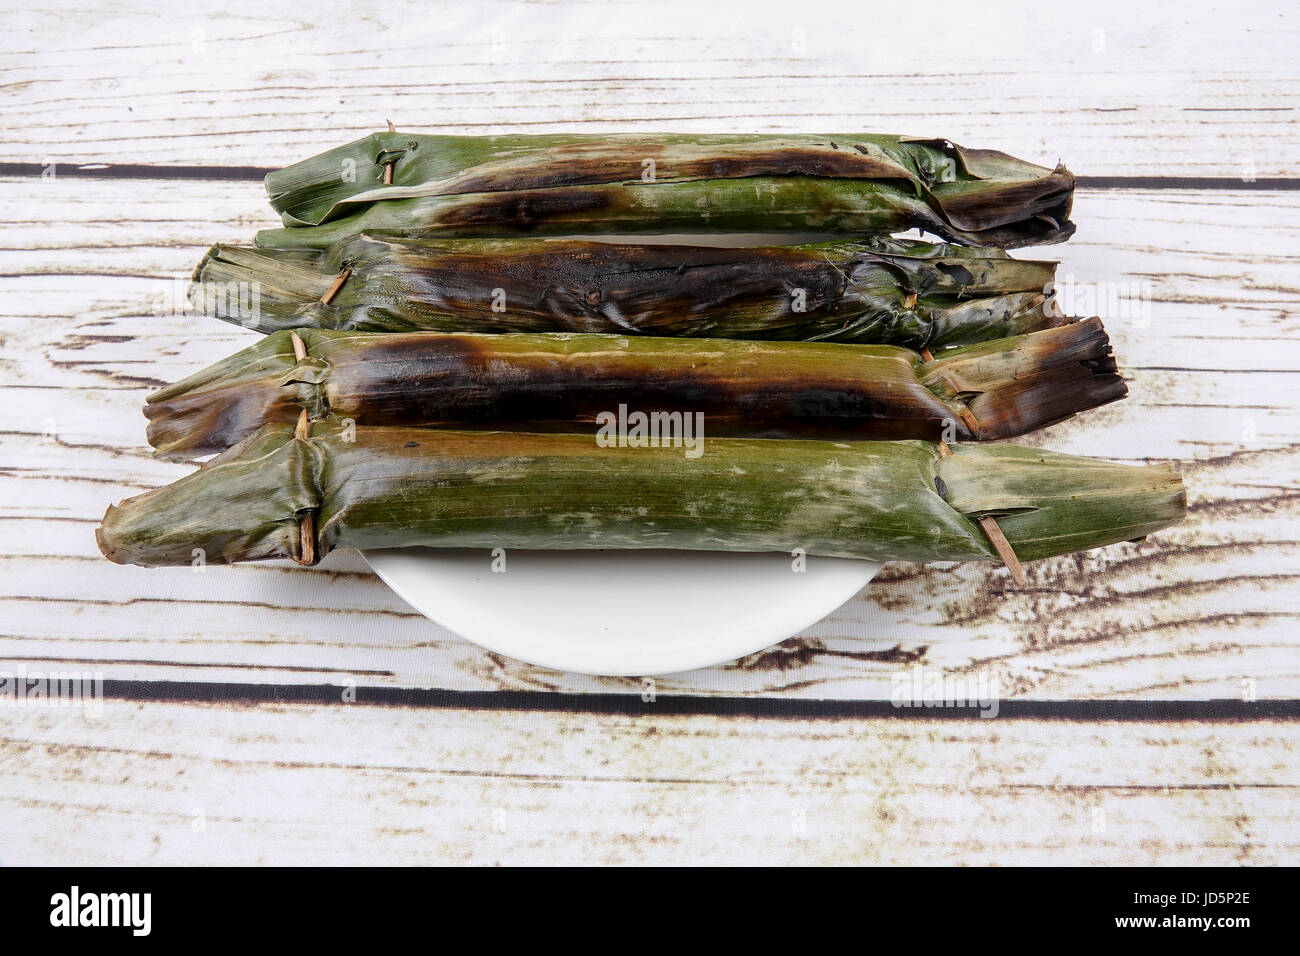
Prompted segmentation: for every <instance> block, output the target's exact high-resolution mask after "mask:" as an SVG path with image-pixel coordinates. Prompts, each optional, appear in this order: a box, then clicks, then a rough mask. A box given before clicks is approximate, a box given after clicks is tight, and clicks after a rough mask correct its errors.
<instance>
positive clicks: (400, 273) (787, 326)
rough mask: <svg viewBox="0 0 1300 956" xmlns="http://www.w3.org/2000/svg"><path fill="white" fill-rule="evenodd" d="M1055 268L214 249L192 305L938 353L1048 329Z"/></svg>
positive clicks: (767, 253)
mask: <svg viewBox="0 0 1300 956" xmlns="http://www.w3.org/2000/svg"><path fill="white" fill-rule="evenodd" d="M1055 271H1056V263H1054V262H1033V261H1022V260H1019V259H1013V258H1011V257H1010V256H1008V255H1007V254H1006V253H1005V252H1003V251H1002V250H1000V249H971V248H967V247H962V246H951V245H946V244H931V243H923V242H916V241H909V240H899V239H877V240H869V241H844V242H829V243H815V244H811V245H804V246H779V247H767V248H750V249H718V248H701V247H690V246H668V245H660V246H655V245H626V244H606V243H597V242H579V241H573V240H533V239H504V240H501V239H497V240H493V239H486V240H474V239H467V240H452V241H445V240H444V241H435V240H404V239H380V238H375V237H370V236H356V237H352V238H349V239H344V240H341V241H340V242H338V243H336V244H335V245H334V246H332V247H330V248H329V249H328V250H324V251H319V252H313V251H310V250H307V251H304V250H259V249H248V248H242V247H238V246H225V245H219V246H214V247H213V248H212V249H211V250H210V251H209V252H208V254H207V256H205V257H204V259H203V261H202V262H201V263H200V264H199V266H198V268H197V269H196V270H195V273H194V281H195V284H194V286H193V287H192V288H191V301H192V303H193V305H194V307H195V308H196V309H198V310H200V311H202V312H205V313H207V314H210V315H214V316H216V317H218V318H222V319H225V320H226V321H229V322H235V323H237V324H240V325H243V326H245V327H246V328H252V329H256V330H258V331H261V332H273V331H275V330H277V329H285V328H303V327H307V328H321V329H341V330H350V331H361V332H410V331H417V330H430V331H440V332H612V333H618V334H620V335H661V336H674V337H676V336H683V337H696V336H701V337H707V338H727V339H785V340H796V341H798V340H810V341H811V340H825V341H835V342H859V343H880V344H887V345H905V346H908V347H910V348H915V349H920V348H929V349H931V350H935V349H938V348H942V347H945V346H950V345H964V344H969V343H972V342H980V341H985V340H988V339H993V338H1000V337H1002V336H1006V335H1015V334H1019V333H1022V332H1031V331H1034V330H1035V329H1042V328H1048V327H1051V326H1053V325H1057V324H1060V322H1061V321H1063V320H1062V319H1061V318H1060V317H1058V315H1057V313H1056V311H1055V309H1054V308H1053V306H1054V302H1053V301H1052V300H1051V299H1050V297H1049V293H1050V291H1051V286H1052V281H1053V276H1054V274H1055ZM340 278H341V279H342V281H341V284H340V281H339V280H340ZM322 299H324V300H327V301H322Z"/></svg>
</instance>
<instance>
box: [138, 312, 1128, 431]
mask: <svg viewBox="0 0 1300 956" xmlns="http://www.w3.org/2000/svg"><path fill="white" fill-rule="evenodd" d="M1124 394H1125V385H1124V381H1123V380H1122V379H1121V378H1120V376H1119V374H1118V372H1117V371H1116V367H1115V361H1114V359H1113V358H1112V356H1111V353H1110V342H1109V340H1108V338H1107V336H1106V331H1105V329H1104V328H1102V325H1101V321H1100V320H1099V319H1089V320H1087V321H1084V322H1078V323H1076V324H1073V325H1066V326H1062V327H1060V328H1055V329H1048V330H1045V331H1042V332H1035V333H1032V334H1029V335H1022V336H1015V337H1012V338H1006V339H998V340H996V341H993V342H987V343H983V344H980V345H974V346H967V347H965V348H960V349H950V350H948V351H946V352H944V353H943V354H942V356H941V357H940V358H938V359H937V360H933V361H925V360H924V359H923V358H922V357H921V356H920V355H918V354H917V353H916V352H912V351H909V350H908V349H903V348H898V347H895V346H888V345H839V344H831V343H822V342H747V341H733V340H728V339H670V338H653V337H648V336H642V337H632V336H615V335H586V334H563V333H561V334H555V333H550V334H546V333H543V334H533V333H514V334H505V335H478V334H474V333H440V332H412V333H399V334H391V335H388V334H375V333H364V332H333V331H324V330H318V329H304V330H302V331H301V332H295V331H284V332H276V333H274V334H272V335H270V336H268V337H267V338H265V339H262V340H261V341H260V342H258V343H257V344H256V345H253V346H251V347H250V348H247V349H245V350H243V351H242V352H239V353H237V354H235V355H233V356H231V357H230V358H227V359H225V360H223V361H221V362H219V363H217V364H216V365H213V366H211V367H209V368H207V369H204V370H203V371H201V372H198V373H196V374H195V375H192V376H190V377H189V378H186V379H184V380H182V381H180V382H177V383H176V384H174V385H171V386H169V387H167V388H164V389H162V390H160V391H158V392H155V393H154V394H153V395H151V396H150V397H149V399H148V404H147V405H146V408H145V414H146V415H147V416H148V418H149V430H148V436H149V442H150V444H152V445H153V446H154V447H155V448H156V449H157V450H158V453H159V454H161V455H168V456H186V455H189V456H197V455H206V454H212V453H215V452H220V451H224V450H225V449H226V448H229V447H230V446H231V445H234V444H236V443H237V442H239V441H241V440H243V439H244V438H246V437H247V436H248V435H250V434H252V433H253V432H255V431H256V430H257V429H258V428H260V427H261V426H262V425H265V424H268V423H270V422H288V423H292V422H296V421H297V420H298V417H299V415H300V413H301V412H303V411H304V410H305V411H306V412H307V413H308V415H309V416H310V417H311V418H312V419H317V418H323V417H325V416H327V415H334V416H336V417H338V418H343V419H349V420H351V421H354V422H356V423H357V424H359V425H407V426H428V425H439V426H453V427H454V426H461V427H478V428H483V427H492V428H498V427H499V428H514V429H520V430H525V431H539V430H540V431H563V432H579V431H587V430H594V429H595V428H596V426H597V425H598V424H599V423H600V421H601V419H600V416H601V414H602V413H604V412H612V411H614V410H616V409H618V408H619V407H620V405H621V406H625V407H627V408H631V409H633V410H641V411H643V412H653V413H655V414H661V415H673V416H677V418H676V420H678V421H680V420H681V419H682V416H699V418H698V421H699V422H700V423H701V425H702V426H703V427H704V428H705V429H707V431H708V433H709V434H710V435H733V436H747V437H790V438H852V439H894V438H919V439H927V440H931V441H939V440H948V441H967V440H987V439H998V438H1010V437H1014V436H1016V435H1022V434H1025V433H1026V432H1029V431H1032V430H1033V429H1035V428H1039V427H1042V426H1044V425H1047V424H1050V423H1052V422H1056V421H1059V420H1061V419H1063V418H1067V417H1069V416H1070V415H1072V414H1074V413H1075V412H1078V411H1081V410H1083V409H1085V408H1091V407H1094V406H1096V405H1101V404H1105V403H1106V402H1111V401H1114V400H1116V399H1118V398H1122V397H1123V396H1124ZM694 420H697V419H692V421H694Z"/></svg>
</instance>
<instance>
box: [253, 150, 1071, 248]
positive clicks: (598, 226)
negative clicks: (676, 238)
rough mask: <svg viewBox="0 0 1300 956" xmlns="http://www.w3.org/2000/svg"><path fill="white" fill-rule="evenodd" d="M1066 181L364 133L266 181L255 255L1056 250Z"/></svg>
mask: <svg viewBox="0 0 1300 956" xmlns="http://www.w3.org/2000/svg"><path fill="white" fill-rule="evenodd" d="M1073 190H1074V176H1073V175H1072V174H1071V173H1070V172H1069V171H1068V170H1066V169H1065V168H1064V167H1061V166H1058V167H1057V168H1055V169H1049V168H1047V167H1044V166H1037V165H1035V164H1033V163H1028V162H1025V161H1023V160H1020V159H1016V158H1015V157H1012V156H1008V155H1006V154H1005V153H999V152H996V151H994V150H986V149H965V148H963V147H960V146H956V145H954V144H952V143H950V142H948V141H947V140H942V139H919V138H909V137H901V136H882V135H862V134H845V135H820V136H797V135H722V136H709V135H595V136H493V137H472V136H433V135H423V134H414V135H413V134H408V133H374V134H372V135H370V136H367V137H365V138H363V139H360V140H357V141H356V142H353V143H349V144H347V145H346V146H340V147H338V148H336V149H331V150H328V151H327V152H324V153H321V154H319V155H317V156H314V157H312V158H310V159H307V160H304V161H302V162H300V163H295V164H294V165H292V166H288V167H286V168H284V169H280V170H277V171H275V172H272V173H270V174H269V175H268V176H267V177H266V191H267V195H268V197H269V198H270V201H271V205H272V206H273V207H274V208H275V209H276V211H277V212H279V213H280V214H281V219H282V221H283V222H284V225H285V227H286V228H284V229H278V230H267V231H265V232H263V233H260V234H259V235H258V238H257V244H258V245H259V246H266V247H277V248H292V247H302V246H307V247H314V248H322V247H324V246H327V245H329V244H330V243H332V242H334V241H336V240H337V239H339V238H342V237H343V236H348V235H352V234H355V233H361V232H368V233H378V234H384V235H397V236H500V235H518V234H530V235H575V234H588V233H639V234H645V233H661V234H663V233H700V232H780V233H853V234H859V235H864V234H874V235H888V234H889V233H892V232H899V231H903V230H906V229H910V228H912V227H918V228H921V229H925V230H928V231H930V232H932V233H934V234H936V235H940V236H943V237H944V238H946V239H951V240H953V241H955V242H961V243H965V244H968V245H981V246H989V245H991V246H1004V247H1014V246H1023V245H1032V244H1036V243H1045V242H1060V241H1062V240H1064V239H1067V238H1069V236H1070V235H1071V234H1072V233H1073V232H1074V224H1073V223H1071V222H1070V221H1069V215H1070V206H1071V200H1072V196H1073Z"/></svg>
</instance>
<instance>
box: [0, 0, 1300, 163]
mask: <svg viewBox="0 0 1300 956" xmlns="http://www.w3.org/2000/svg"><path fill="white" fill-rule="evenodd" d="M12 6H13V7H14V9H12V10H10V11H8V12H7V24H8V25H9V33H8V38H7V39H6V41H5V42H6V47H7V49H8V50H10V51H11V53H10V54H9V55H8V56H5V57H4V58H3V59H2V60H0V84H2V85H3V87H4V89H5V96H4V98H3V99H0V127H3V128H4V129H5V130H6V136H5V149H4V152H5V154H6V155H5V156H3V157H0V159H4V160H8V161H24V162H47V161H63V162H73V161H95V160H99V161H102V162H113V163H146V164H155V163H171V164H191V165H200V166H212V165H253V166H270V165H282V164H285V163H288V162H292V161H294V160H296V159H300V158H302V157H303V156H304V155H306V154H309V153H311V152H315V151H316V150H317V149H318V148H320V147H322V146H326V145H334V143H335V142H336V141H338V140H340V139H342V138H344V137H347V136H351V135H353V134H356V135H360V134H363V133H366V132H370V131H371V130H373V129H375V128H380V127H382V125H383V123H384V120H385V119H386V118H392V119H393V121H394V122H395V123H397V124H398V126H399V127H401V126H408V127H410V128H413V129H415V128H418V129H433V128H437V129H443V130H446V131H449V132H467V133H484V132H507V131H518V130H535V131H538V132H546V131H562V130H572V129H583V130H601V129H614V128H621V129H685V130H755V131H759V130H775V129H780V130H785V131H806V132H824V131H828V132H839V131H854V130H856V131H860V132H870V131H877V132H900V133H915V134H916V135H927V136H929V135H939V136H948V137H951V138H952V139H954V140H956V141H957V142H960V143H963V144H966V145H970V146H997V147H998V148H1001V149H1005V150H1007V151H1009V152H1011V153H1013V154H1016V155H1023V156H1025V157H1026V158H1031V159H1032V158H1035V157H1037V158H1038V159H1039V160H1040V161H1042V162H1046V163H1049V164H1050V163H1052V162H1054V161H1055V160H1056V159H1057V158H1058V157H1059V158H1061V159H1064V160H1066V161H1067V162H1068V164H1069V165H1070V166H1071V168H1073V169H1074V170H1075V171H1076V172H1079V173H1081V174H1085V175H1092V176H1116V175H1119V176H1213V177H1224V178H1229V179H1241V178H1250V177H1252V176H1256V177H1261V178H1267V177H1293V176H1295V175H1296V169H1297V160H1300V149H1298V144H1297V139H1296V136H1295V131H1294V130H1295V124H1296V121H1297V105H1296V104H1297V102H1300V75H1298V74H1297V71H1296V69H1295V51H1296V49H1297V48H1300V27H1298V26H1297V22H1296V19H1295V17H1294V16H1293V15H1292V14H1293V13H1294V11H1291V10H1287V9H1285V8H1284V7H1279V6H1278V5H1276V4H1272V3H1268V2H1266V0H1255V2H1250V0H1246V2H1242V3H1236V4H1232V5H1231V6H1229V7H1225V6H1223V5H1221V4H1217V3H1208V2H1192V3H1182V4H1179V6H1178V8H1177V11H1176V13H1169V14H1156V13H1155V12H1154V11H1153V12H1152V13H1149V14H1143V13H1142V12H1141V11H1138V10H1134V8H1133V6H1132V4H1128V3H1124V2H1121V0H1100V2H1094V3H1090V4H1088V5H1087V7H1086V8H1082V9H1079V8H1076V9H1069V10H1066V9H1063V8H1062V9H1060V10H1058V9H1056V8H1054V7H1052V6H1051V5H1044V4H1042V3H1037V2H1033V0H1013V2H1009V3H999V4H998V5H997V9H996V10H993V9H990V10H987V11H985V10H975V9H972V8H971V7H970V5H969V4H965V3H960V2H957V0H931V2H929V3H926V4H924V5H923V6H908V5H900V4H893V5H882V4H874V5H871V7H870V8H869V9H868V8H866V7H863V6H861V5H857V4H842V3H833V2H816V0H811V2H804V3H800V4H799V5H798V7H797V8H791V7H789V6H787V5H783V4H753V3H747V4H735V3H716V4H701V3H696V2H692V0H668V2H656V3H641V2H639V0H623V2H611V3H601V4H590V3H575V4H569V5H564V4H557V3H528V2H508V0H492V2H485V3H462V4H439V5H438V11H437V13H436V15H432V14H430V12H429V10H428V9H427V6H426V5H425V4H421V3H419V2H417V0H404V2H378V3H371V4H368V5H367V6H366V7H365V9H364V11H360V10H358V9H357V8H356V7H355V5H353V4H350V3H344V2H341V0H324V2H321V3H316V4H313V5H312V7H311V8H310V10H309V11H308V10H306V9H304V7H303V6H302V5H301V4H299V3H292V2H289V0H269V2H265V3H257V4H255V5H254V4H233V5H227V6H225V7H223V8H222V10H221V12H220V13H219V14H218V13H213V14H208V13H206V12H203V11H202V10H201V9H200V8H197V7H195V8H189V7H184V6H182V7H178V8H176V9H169V10H168V11H167V13H166V16H160V14H159V12H158V8H157V7H156V5H153V4H149V3H145V2H142V0H121V2H114V3H112V4H106V5H102V6H90V7H87V6H85V5H75V6H74V5H71V4H67V3H52V4H41V5H39V6H32V5H23V4H14V5H12Z"/></svg>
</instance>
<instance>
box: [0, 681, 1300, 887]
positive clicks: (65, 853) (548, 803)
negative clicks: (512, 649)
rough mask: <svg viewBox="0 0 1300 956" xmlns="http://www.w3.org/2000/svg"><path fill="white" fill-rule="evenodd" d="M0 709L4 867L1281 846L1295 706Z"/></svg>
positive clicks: (1114, 853)
mask: <svg viewBox="0 0 1300 956" xmlns="http://www.w3.org/2000/svg"><path fill="white" fill-rule="evenodd" d="M0 713H3V715H4V719H3V723H0V767H3V770H4V772H3V773H0V808H2V810H0V812H2V813H3V815H4V819H5V821H6V824H7V826H6V827H5V840H4V846H3V849H2V850H0V857H2V858H3V862H4V863H5V864H7V865H32V864H42V865H44V864H61V865H101V864H128V865H135V864H151V865H155V864H157V865H167V864H177V863H184V864H188V865H195V864H213V865H248V864H294V865H328V864H341V865H351V864H365V865H386V864H397V863H400V864H408V865H409V864H417V865H418V864H433V863H448V862H464V863H476V864H478V863H481V864H493V863H506V864H521V863H533V864H537V863H544V864H554V863H600V864H611V863H655V864H682V863H686V864H691V863H699V862H705V861H707V862H709V863H721V864H730V863H736V864H740V863H765V864H774V865H787V864H793V863H817V864H826V863H841V864H842V863H863V864H867V863H869V864H905V865H926V864H948V865H950V864H953V863H962V864H967V865H987V864H1000V865H1031V866H1033V865H1043V864H1060V863H1062V862H1069V863H1071V864H1079V865H1103V864H1106V865H1137V866H1149V865H1152V864H1156V863H1159V864H1163V865H1223V864H1232V865H1236V864H1255V865H1274V864H1282V865H1294V864H1295V863H1297V862H1300V829H1297V826H1296V819H1295V814H1294V805H1295V801H1296V798H1297V796H1298V794H1297V790H1300V760H1298V759H1297V750H1296V747H1295V735H1294V725H1293V724H1290V723H1275V722H1272V721H1260V722H1252V723H1244V724H1237V723H1211V724H1206V723H1202V722H1172V723H1158V724H1156V723H1142V722H1100V723H1096V724H1090V723H1077V722H1053V721H1040V720H1009V719H1005V718H1000V719H994V720H988V721H985V720H979V719H972V720H969V721H960V720H957V721H954V720H946V721H945V720H933V719H929V720H904V719H875V720H839V721H835V722H833V723H832V722H827V721H801V720H754V719H752V718H728V717H714V716H689V717H687V716H656V715H654V714H648V715H644V716H603V715H598V714H567V713H537V712H510V711H505V712H493V711H461V710H441V709H435V710H421V709H407V708H381V707H371V706H365V705H358V704H343V703H339V704H337V705H333V706H319V705H301V706H299V705H195V704H170V703H156V702H151V703H143V704H141V703H135V702H126V701H118V700H108V701H106V702H105V704H104V711H103V714H102V716H101V717H99V718H97V719H83V717H81V716H79V715H77V714H75V713H72V712H67V711H56V710H48V711H36V710H13V709H9V710H5V711H3V712H0ZM250 794H255V795H256V799H250V798H249V797H250Z"/></svg>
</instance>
